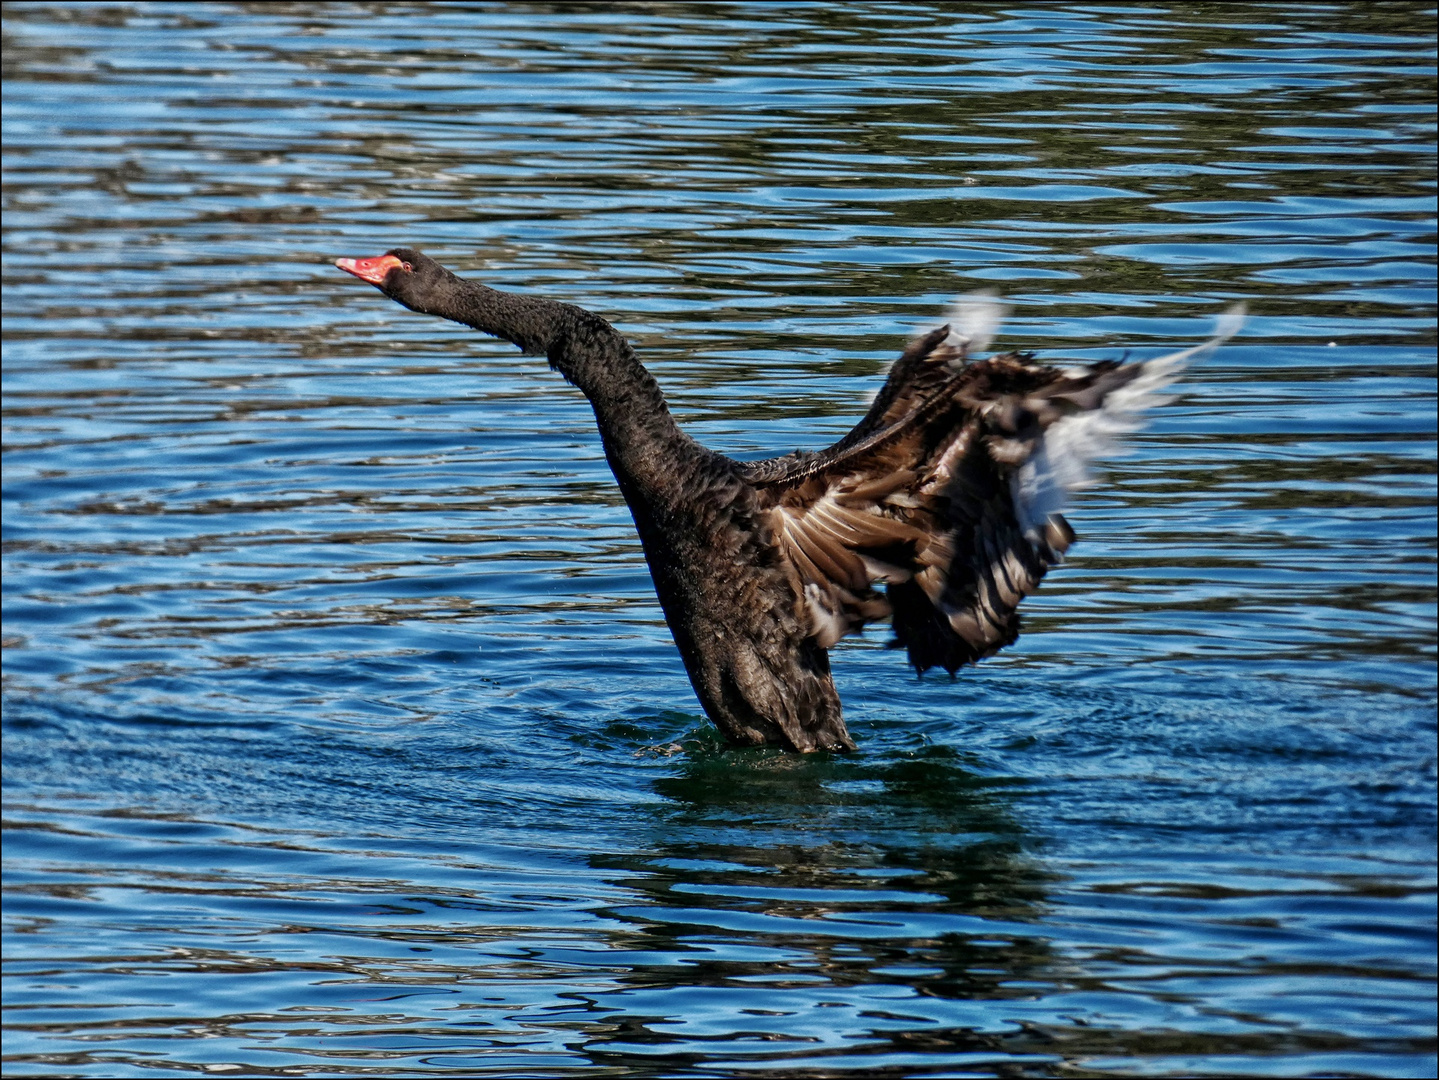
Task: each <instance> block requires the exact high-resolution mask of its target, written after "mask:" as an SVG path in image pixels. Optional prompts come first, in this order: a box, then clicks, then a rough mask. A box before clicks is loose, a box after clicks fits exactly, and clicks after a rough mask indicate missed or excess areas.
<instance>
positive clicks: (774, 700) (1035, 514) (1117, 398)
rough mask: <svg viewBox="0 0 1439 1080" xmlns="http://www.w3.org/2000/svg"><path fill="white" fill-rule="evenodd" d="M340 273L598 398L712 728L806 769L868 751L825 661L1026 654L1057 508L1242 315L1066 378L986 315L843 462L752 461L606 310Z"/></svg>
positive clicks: (911, 365) (924, 663)
mask: <svg viewBox="0 0 1439 1080" xmlns="http://www.w3.org/2000/svg"><path fill="white" fill-rule="evenodd" d="M335 265H336V266H337V267H339V268H340V269H341V270H344V271H345V272H347V273H350V274H353V275H355V276H356V277H358V278H360V279H361V280H363V281H368V282H369V283H370V284H371V285H374V286H375V287H376V288H378V289H379V290H380V291H381V292H383V293H384V294H385V295H386V296H388V297H390V298H391V299H392V300H396V301H398V302H399V303H401V304H403V305H404V306H405V307H407V308H409V309H411V310H412V311H418V312H420V313H422V314H425V315H438V316H440V317H442V318H446V319H452V320H454V321H455V322H459V323H464V324H466V325H467V326H472V327H474V328H475V329H476V330H479V331H481V332H483V333H486V334H492V335H494V336H495V337H499V338H504V339H505V340H506V341H512V342H514V343H515V344H516V345H518V346H519V347H520V348H521V349H523V350H524V351H525V352H526V353H530V354H537V355H544V356H548V357H549V362H550V366H551V367H553V368H554V369H555V370H556V371H558V372H559V373H560V374H561V375H563V376H564V377H565V378H566V379H567V380H569V381H570V382H571V383H573V384H574V385H575V386H577V387H579V389H580V390H581V391H583V393H584V395H585V396H586V397H587V398H589V400H590V404H591V405H593V406H594V410H595V419H596V420H597V422H598V424H599V429H600V438H601V440H602V441H603V443H604V448H605V456H606V457H607V458H608V459H609V463H610V467H611V468H612V469H613V470H614V474H615V479H616V480H618V481H619V485H620V491H621V492H622V493H623V494H624V497H625V501H626V502H627V503H628V504H629V507H630V512H631V513H632V514H633V515H634V520H635V526H636V528H637V529H638V530H639V535H640V542H641V543H642V544H643V545H644V552H645V558H646V560H647V561H648V562H649V567H650V573H651V574H652V575H653V577H654V583H655V591H656V592H657V593H658V594H659V599H660V605H661V606H662V607H663V608H664V613H665V619H666V620H667V621H668V622H669V626H670V630H671V632H672V633H673V634H674V639H675V644H677V645H678V646H679V650H680V655H681V656H682V657H683V658H684V664H685V669H686V670H687V671H688V672H689V677H690V682H691V683H693V684H694V689H695V693H696V694H697V695H698V696H699V700H700V703H701V704H702V705H703V706H704V710H705V712H706V713H708V714H709V716H710V718H711V719H712V720H713V721H714V722H715V724H716V725H717V726H718V727H719V729H720V731H721V732H723V733H724V735H725V736H726V737H727V738H728V739H729V740H730V741H731V742H732V743H736V744H740V745H755V744H764V743H771V744H776V745H779V746H783V747H785V748H787V749H789V750H798V751H812V750H822V749H824V750H852V749H853V748H854V741H853V740H852V739H851V738H850V736H849V732H848V731H847V730H846V729H845V726H844V719H843V717H842V715H841V712H840V703H839V695H838V694H837V693H835V689H834V683H833V682H832V681H831V680H830V673H829V653H828V650H829V648H830V646H832V645H834V643H835V642H837V641H838V640H839V639H840V638H842V637H844V636H845V635H846V634H851V633H855V632H857V631H859V630H860V629H861V628H862V627H864V625H865V624H866V623H870V622H874V621H876V620H879V619H890V620H891V622H892V625H893V628H894V644H895V645H896V646H902V647H904V648H905V649H906V650H908V653H909V661H910V663H911V664H913V665H914V667H915V670H916V671H918V672H921V673H922V672H924V671H925V670H926V669H928V668H931V667H935V666H939V667H942V668H944V669H945V670H946V671H948V672H949V673H950V674H951V675H953V674H954V672H955V670H956V669H958V668H959V667H961V666H962V665H964V664H969V663H973V662H974V661H976V660H981V659H983V658H984V657H986V656H990V655H992V654H993V653H994V652H996V651H997V650H999V649H1001V648H1003V647H1004V646H1005V645H1008V644H1009V643H1010V642H1012V641H1014V640H1015V638H1016V637H1017V636H1018V634H1019V615H1018V613H1017V610H1016V609H1017V608H1018V606H1019V602H1020V601H1021V600H1022V599H1023V598H1024V597H1025V596H1027V595H1028V594H1029V593H1031V592H1033V591H1034V589H1035V588H1036V587H1037V586H1038V585H1039V582H1040V579H1041V578H1043V577H1044V574H1045V571H1046V570H1048V568H1049V567H1051V566H1053V565H1054V564H1055V563H1057V562H1059V561H1060V558H1061V556H1062V555H1063V554H1064V552H1065V550H1066V549H1067V548H1068V547H1069V545H1070V544H1071V543H1072V542H1073V541H1074V532H1073V530H1072V529H1070V527H1069V524H1068V523H1067V522H1066V521H1065V520H1064V518H1063V517H1061V516H1060V514H1059V510H1060V509H1061V508H1062V506H1063V503H1064V496H1065V495H1066V494H1067V493H1068V491H1069V490H1071V489H1073V488H1075V487H1077V486H1079V485H1080V484H1082V483H1083V482H1084V481H1085V479H1086V475H1087V474H1086V471H1085V463H1086V461H1087V460H1088V459H1089V458H1091V457H1093V456H1094V455H1095V454H1096V453H1099V452H1103V451H1104V450H1105V449H1106V448H1107V446H1108V440H1109V439H1110V438H1111V437H1112V436H1113V435H1114V434H1116V433H1118V432H1122V431H1128V430H1133V429H1135V428H1136V427H1137V426H1138V424H1137V422H1136V416H1137V413H1138V412H1139V411H1140V410H1141V409H1143V408H1144V407H1147V406H1149V405H1153V404H1156V403H1158V402H1159V400H1160V399H1159V397H1158V392H1159V391H1162V390H1163V388H1164V387H1165V386H1167V385H1168V384H1169V383H1170V382H1171V381H1173V379H1174V378H1175V377H1176V375H1177V374H1178V370H1179V368H1180V367H1181V366H1182V365H1183V364H1184V362H1185V361H1187V360H1190V359H1192V358H1194V357H1195V356H1197V355H1198V354H1200V353H1203V352H1207V351H1209V350H1211V349H1213V348H1215V347H1216V346H1218V345H1219V344H1220V343H1221V342H1222V341H1224V340H1226V339H1227V338H1228V337H1230V336H1231V335H1233V334H1234V333H1235V332H1236V331H1237V330H1238V328H1239V323H1240V321H1241V316H1242V309H1239V308H1235V309H1231V311H1230V312H1229V313H1227V315H1226V317H1225V318H1224V319H1223V320H1222V322H1221V327H1220V330H1219V334H1218V336H1217V337H1215V338H1214V339H1213V340H1211V341H1209V342H1207V343H1205V344H1203V345H1199V346H1196V347H1194V348H1192V349H1188V350H1185V351H1184V352H1180V353H1174V354H1172V355H1170V356H1166V357H1161V358H1159V359H1157V360H1150V361H1147V362H1145V363H1136V364H1120V363H1118V362H1116V361H1112V360H1110V361H1105V362H1103V363H1098V364H1092V365H1089V366H1087V367H1067V368H1056V367H1051V366H1048V365H1045V364H1039V363H1036V362H1034V360H1033V358H1032V357H1031V356H1030V355H1029V354H1025V353H1007V354H1005V355H1003V356H994V357H990V358H989V359H987V360H982V361H971V360H970V359H969V358H970V356H971V355H972V354H973V353H975V352H978V351H981V350H983V349H984V348H985V346H986V345H987V343H988V339H989V336H990V335H991V334H992V333H993V331H994V329H995V328H996V326H997V323H998V313H997V309H998V305H997V304H996V302H994V301H992V300H989V301H984V300H979V299H977V300H974V301H972V302H971V304H970V306H969V308H968V309H963V307H962V309H961V312H960V318H959V320H958V321H959V323H960V325H959V327H958V328H956V327H952V326H941V327H939V328H938V329H936V330H933V331H931V332H929V333H927V334H924V335H923V336H921V337H919V338H917V339H916V340H914V341H912V342H911V343H910V345H909V347H908V348H907V349H905V351H904V354H903V355H902V356H900V358H899V359H898V361H896V362H895V364H894V367H893V369H892V370H891V371H890V373H889V378H888V379H887V380H886V381H885V383H884V386H883V387H881V389H880V391H879V394H878V396H877V397H876V398H875V399H874V403H873V404H872V405H871V406H870V409H869V412H868V413H866V414H865V416H864V419H862V420H861V421H860V422H859V423H858V424H857V425H856V426H855V428H854V430H853V431H851V432H850V433H849V434H848V435H846V436H845V437H844V438H842V439H840V441H839V442H837V443H835V444H834V445H833V446H831V447H830V448H829V449H827V450H821V451H819V452H818V453H804V452H799V451H796V452H795V453H792V454H788V455H786V456H784V457H778V458H772V459H770V460H768V461H750V462H741V461H734V460H731V459H730V458H727V457H725V456H724V455H723V454H717V453H715V452H714V451H712V450H707V449H705V448H704V447H703V446H701V445H700V444H699V443H697V442H695V441H694V440H693V439H691V438H690V437H689V436H688V435H686V434H685V433H684V432H682V431H681V430H680V429H679V427H678V426H677V425H676V424H675V421H674V418H673V417H671V416H670V411H669V409H668V408H667V407H666V405H665V399H664V395H663V394H662V393H661V392H660V388H659V385H658V384H657V383H656V382H655V380H654V378H653V377H652V376H651V375H650V373H649V372H648V371H646V370H645V368H644V367H643V366H642V365H641V364H640V362H639V360H638V359H637V358H636V356H635V353H634V350H633V349H631V348H630V345H629V343H628V342H627V341H625V339H624V338H623V337H622V336H620V334H619V332H618V331H616V330H615V329H614V327H612V326H610V324H609V323H607V322H606V321H605V320H604V319H602V318H600V317H599V316H598V315H595V314H593V313H592V312H589V311H585V310H583V309H581V308H578V307H575V306H573V305H571V304H563V303H557V302H555V301H553V300H540V299H535V298H532V297H527V296H519V295H516V294H514V293H505V292H498V291H496V290H494V289H491V288H488V287H486V286H484V285H480V284H478V283H476V282H473V281H464V280H462V279H460V278H458V277H456V276H455V275H454V274H452V273H451V272H450V271H448V270H446V269H445V268H444V267H443V266H441V265H440V264H439V263H437V262H435V261H434V260H433V259H430V258H428V257H427V256H425V255H422V254H421V253H420V252H418V251H413V250H411V249H409V248H396V249H394V250H393V251H390V252H388V253H387V254H385V255H380V256H376V257H375V258H370V259H339V260H337V261H336V263H335ZM966 323H967V324H968V325H966ZM880 583H883V585H884V591H883V592H882V593H881V592H880V591H879V590H878V588H877V585H878V584H880Z"/></svg>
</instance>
